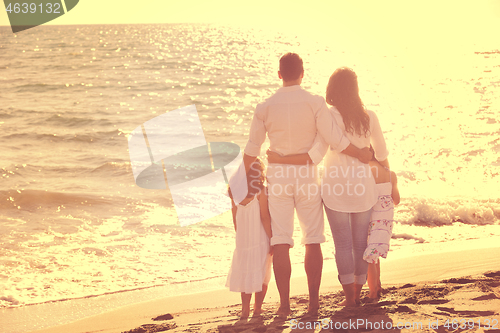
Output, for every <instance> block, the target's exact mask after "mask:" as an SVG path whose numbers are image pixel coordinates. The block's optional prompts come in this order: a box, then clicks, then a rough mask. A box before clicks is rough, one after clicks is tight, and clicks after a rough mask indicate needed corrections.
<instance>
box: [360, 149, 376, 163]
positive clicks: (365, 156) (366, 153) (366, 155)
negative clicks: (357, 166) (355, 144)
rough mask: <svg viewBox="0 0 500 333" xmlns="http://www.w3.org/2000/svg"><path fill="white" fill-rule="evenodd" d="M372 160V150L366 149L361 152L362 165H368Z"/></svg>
mask: <svg viewBox="0 0 500 333" xmlns="http://www.w3.org/2000/svg"><path fill="white" fill-rule="evenodd" d="M372 158H373V152H372V151H371V150H370V148H368V147H365V148H363V149H360V150H359V154H358V160H360V161H361V163H365V164H368V162H370V161H371V159H372Z"/></svg>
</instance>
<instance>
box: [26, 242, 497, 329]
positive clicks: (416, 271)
mask: <svg viewBox="0 0 500 333" xmlns="http://www.w3.org/2000/svg"><path fill="white" fill-rule="evenodd" d="M470 242H471V243H472V244H470V246H471V247H474V246H476V247H479V248H469V249H462V250H458V251H457V250H454V251H453V250H452V251H438V252H434V253H429V254H412V253H411V250H408V251H406V253H400V254H399V255H397V256H396V258H392V259H387V260H383V261H382V264H381V266H382V269H381V280H382V284H383V286H384V287H387V286H389V285H403V284H410V283H422V282H424V281H434V282H436V281H441V280H443V279H452V278H457V277H462V276H468V275H475V274H481V273H484V272H487V271H491V270H494V269H495V268H498V267H500V257H499V256H498V255H496V254H498V253H500V238H499V237H492V238H490V239H487V240H484V239H483V240H471V241H470ZM453 248H455V249H456V247H453ZM389 258H390V257H389ZM409 261H411V264H410V263H409ZM333 265H334V263H333ZM336 275H337V273H336V270H335V271H332V270H328V271H324V272H323V277H322V283H321V289H320V294H321V295H322V296H323V297H327V296H328V295H331V294H332V293H337V292H338V291H339V290H340V289H341V287H340V284H339V282H338V280H337V278H336ZM273 280H274V279H272V280H271V283H270V285H269V291H268V294H267V296H266V299H265V303H264V308H265V309H267V308H268V307H269V306H272V304H277V302H278V301H279V295H278V292H277V289H276V285H275V283H274V281H273ZM436 283H437V282H436ZM363 290H367V287H366V285H365V287H364V289H363ZM301 295H307V283H306V278H305V276H297V277H292V282H291V296H292V297H299V298H300V297H302V296H301ZM499 297H500V294H499ZM304 299H307V297H305V298H304ZM303 302H304V301H300V303H301V305H307V303H305V304H302V303H303ZM227 307H231V309H232V311H233V312H234V311H236V312H237V311H238V310H239V308H240V296H239V294H238V293H231V292H229V291H228V290H226V289H219V290H214V291H206V292H200V293H194V294H184V295H178V296H170V297H163V298H159V299H155V300H149V301H143V302H140V303H136V304H131V305H127V306H123V307H120V308H117V309H113V310H110V311H108V312H105V313H102V314H98V315H94V316H91V317H87V318H83V319H80V320H77V321H74V322H72V323H69V324H63V325H59V326H53V327H49V328H44V329H38V330H31V331H23V332H30V333H63V332H72V333H84V332H102V333H112V332H113V333H116V332H126V331H128V330H132V329H134V328H136V327H140V326H141V325H144V324H151V325H152V324H154V323H155V322H154V321H152V320H151V319H152V318H154V317H157V316H161V315H164V314H165V313H172V314H174V317H177V316H178V315H179V314H181V313H184V312H188V313H193V311H194V312H196V311H197V310H199V309H204V310H206V309H207V308H209V309H210V310H206V311H205V312H206V313H204V314H203V315H202V314H201V313H199V311H198V312H196V313H198V314H196V315H194V316H195V317H194V318H189V319H186V320H187V322H186V324H187V323H188V322H189V321H193V320H194V321H195V322H199V321H202V319H203V317H206V316H208V317H210V316H212V315H214V314H217V313H218V314H219V315H226V316H227V311H228V310H227V309H226V308H227ZM270 314H271V313H269V311H268V313H267V314H266V315H270ZM176 323H177V325H180V324H181V323H182V322H179V320H177V321H176ZM499 328H500V327H499Z"/></svg>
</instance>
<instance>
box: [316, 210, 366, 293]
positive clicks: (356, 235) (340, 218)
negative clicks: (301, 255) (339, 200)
mask: <svg viewBox="0 0 500 333" xmlns="http://www.w3.org/2000/svg"><path fill="white" fill-rule="evenodd" d="M325 211H326V216H327V217H328V222H329V223H330V229H331V230H332V236H333V241H334V243H335V261H336V262H337V270H338V272H339V280H340V283H341V284H350V283H356V284H365V282H366V272H367V271H368V263H367V262H366V261H364V260H363V253H364V252H365V250H366V246H367V238H368V226H369V225H370V216H371V212H372V211H371V209H370V210H368V211H366V212H361V213H343V212H338V211H335V210H331V209H329V208H328V207H326V206H325Z"/></svg>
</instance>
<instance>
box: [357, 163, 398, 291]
mask: <svg viewBox="0 0 500 333" xmlns="http://www.w3.org/2000/svg"><path fill="white" fill-rule="evenodd" d="M370 169H371V171H372V174H373V177H374V178H375V183H376V184H377V185H376V186H377V190H378V193H379V194H378V201H377V203H376V204H375V206H373V208H372V215H371V219H370V226H369V231H368V246H367V248H366V250H365V253H364V255H363V259H364V260H366V261H367V262H368V263H369V264H368V276H367V281H368V287H369V288H370V293H369V295H368V297H369V298H370V299H372V300H375V299H377V298H379V297H380V294H381V292H382V284H381V282H380V260H379V257H383V258H387V252H388V251H389V241H390V240H391V236H392V227H393V221H394V220H393V219H394V205H397V204H399V201H400V197H399V190H398V185H397V177H396V174H395V173H394V172H393V171H390V170H389V168H387V167H386V166H383V165H382V164H380V163H379V162H378V161H377V160H375V159H374V160H372V161H370Z"/></svg>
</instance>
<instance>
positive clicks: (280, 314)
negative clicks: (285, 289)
mask: <svg viewBox="0 0 500 333" xmlns="http://www.w3.org/2000/svg"><path fill="white" fill-rule="evenodd" d="M290 313H292V311H291V310H290V308H289V307H283V306H280V307H279V309H278V311H276V315H277V316H278V317H280V318H286V317H287V316H288V315H289V314H290Z"/></svg>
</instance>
